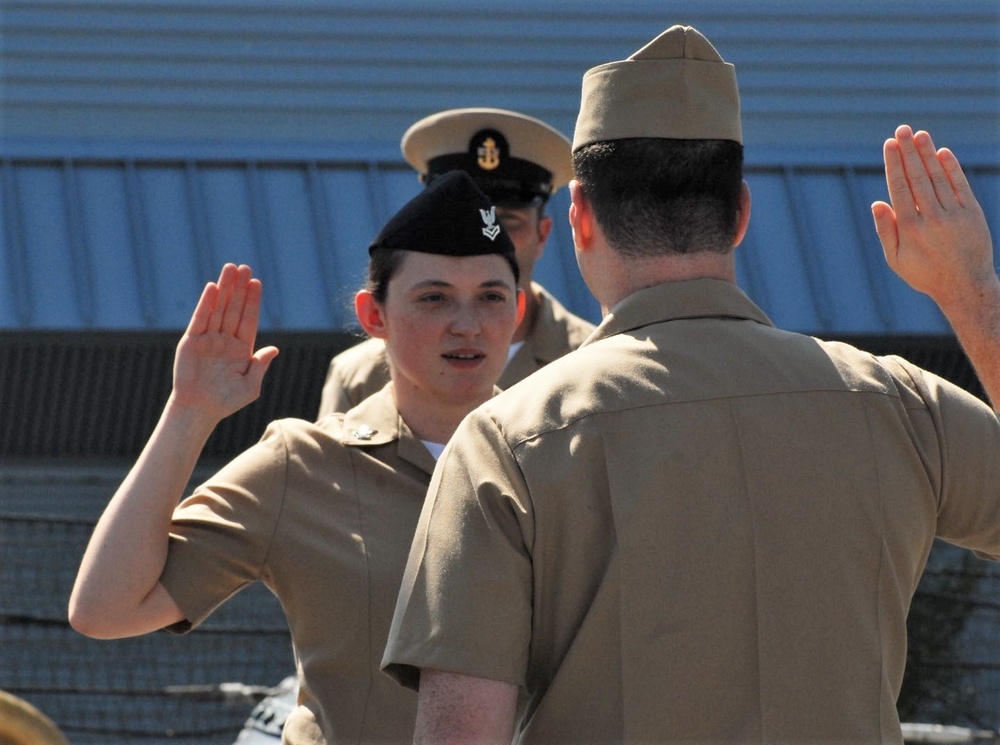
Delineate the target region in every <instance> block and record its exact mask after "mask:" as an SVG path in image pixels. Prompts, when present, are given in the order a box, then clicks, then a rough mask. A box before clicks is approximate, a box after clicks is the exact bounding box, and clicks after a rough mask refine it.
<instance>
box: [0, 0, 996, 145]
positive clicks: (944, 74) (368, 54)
mask: <svg viewBox="0 0 1000 745" xmlns="http://www.w3.org/2000/svg"><path fill="white" fill-rule="evenodd" d="M2 12H3V17H2V19H0V22H2V27H3V28H2V33H3V52H2V55H3V57H2V58H3V67H4V71H3V77H4V85H5V94H4V99H5V100H4V126H5V129H6V133H7V135H8V136H15V137H26V138H29V139H37V138H43V139H60V138H67V139H69V140H73V141H79V140H80V139H85V140H97V141H101V140H109V139H110V140H114V141H123V140H139V141H155V142H164V141H166V142H176V141H209V142H224V143H227V144H231V143H233V142H251V143H253V142H258V143H259V142H267V143H280V142H293V143H303V144H307V145H308V146H310V147H312V146H317V145H318V146H322V145H325V144H329V143H336V142H354V143H357V142H365V143H375V144H379V145H382V144H386V143H389V144H394V143H395V142H396V141H397V140H398V137H399V135H400V133H401V132H402V131H403V130H404V129H405V128H406V127H407V126H408V125H409V124H410V123H412V122H413V121H415V120H416V119H418V118H419V117H421V116H424V115H425V114H428V113H430V112H432V111H435V110H437V109H441V108H449V107H453V106H469V105H483V104H488V105H493V106H501V107H507V108H514V109H520V110H524V111H527V112H530V113H532V114H534V115H536V116H539V117H541V118H543V119H545V120H547V121H549V122H551V123H552V124H553V125H554V126H556V127H557V128H559V129H561V130H563V131H566V132H569V131H571V130H572V128H573V123H574V121H575V115H576V108H577V104H578V98H577V97H578V93H579V85H580V78H581V75H582V73H583V71H584V70H586V69H587V68H588V67H591V66H592V65H594V64H600V63H602V62H607V61H610V60H614V59H622V58H623V57H624V56H626V55H628V54H629V53H631V52H632V51H634V50H635V49H637V48H639V46H641V45H642V44H644V43H645V42H646V41H648V40H649V39H650V38H652V36H653V35H655V34H656V33H657V32H658V31H659V30H661V29H663V28H666V27H667V26H668V25H670V24H672V23H677V22H681V23H689V24H693V25H695V26H697V27H699V28H700V29H701V30H702V31H704V32H705V33H706V34H707V35H708V36H709V37H710V38H711V39H712V40H713V41H714V42H715V43H716V44H717V46H718V47H719V49H720V50H721V51H722V53H723V56H725V57H726V58H727V59H729V60H730V61H732V62H734V63H735V64H736V65H737V67H738V70H739V79H740V85H741V89H742V92H743V97H744V108H745V113H746V135H747V142H748V144H750V145H753V146H761V145H775V146H778V147H780V148H785V147H787V146H789V145H795V146H802V147H805V148H806V149H808V150H814V149H815V148H816V147H817V146H819V147H821V148H824V149H825V148H829V147H839V146H846V147H849V148H855V147H858V146H868V145H870V144H871V143H873V142H878V141H879V139H880V138H882V137H883V135H884V134H885V133H886V132H887V131H891V128H892V127H893V126H894V125H895V124H896V123H897V122H898V120H899V119H900V118H903V119H912V120H913V123H915V124H919V125H920V126H927V127H929V128H933V129H934V130H936V131H938V132H939V133H940V134H941V136H942V138H944V139H946V140H948V141H951V142H953V143H956V144H962V145H975V144H979V145H984V146H988V147H995V145H996V142H997V139H998V134H1000V131H998V118H997V109H998V98H997V96H998V92H997V88H998V82H1000V79H998V64H1000V63H998V61H997V24H998V14H1000V11H998V9H997V4H996V2H995V1H994V0H959V1H957V2H948V3H929V2H908V1H906V0H882V2H878V3H873V2H868V1H867V0H837V2H828V3H819V2H813V1H812V0H758V1H757V2H732V1H731V0H700V1H699V2H681V1H679V0H659V1H658V2H652V1H651V0H575V1H569V0H546V2H538V1H537V0H507V1H506V2H503V3H497V4H493V5H483V4H469V3H467V2H464V0H378V1H377V2H365V1H364V0H354V1H352V2H345V1H344V0H340V1H338V0H287V1H279V0H240V1H237V0H200V1H199V2H192V1H190V0H114V1H113V2H112V1H110V0H88V1H87V2H78V1H76V0H4V2H3V3H2Z"/></svg>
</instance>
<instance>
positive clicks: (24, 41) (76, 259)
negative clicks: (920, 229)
mask: <svg viewBox="0 0 1000 745" xmlns="http://www.w3.org/2000/svg"><path fill="white" fill-rule="evenodd" d="M675 21H682V22H687V23H693V24H695V25H697V26H698V27H700V28H701V29H702V30H704V31H705V32H706V33H707V34H708V35H709V36H710V37H711V38H712V39H713V41H715V43H716V44H717V45H718V46H719V48H720V50H721V51H722V53H723V54H724V55H725V56H726V57H727V58H728V59H731V60H732V61H734V62H735V63H736V64H737V67H738V71H739V78H740V83H741V88H742V95H743V105H744V112H745V133H746V142H747V158H748V163H749V164H750V167H751V169H750V170H751V174H750V182H751V187H752V189H753V190H754V196H755V202H754V211H755V217H754V220H753V223H752V226H751V232H750V236H749V238H748V242H747V245H746V246H744V248H743V249H741V251H740V253H739V255H738V256H739V268H740V278H741V281H742V282H743V284H744V286H745V287H746V288H747V289H748V291H749V292H750V294H751V295H752V296H753V297H754V299H755V300H757V301H758V302H759V303H760V304H761V305H762V306H763V307H764V308H765V310H767V311H768V312H769V313H770V314H771V315H772V317H773V318H774V320H775V321H776V322H778V323H780V324H782V325H785V326H789V327H791V328H795V329H800V330H805V331H811V332H816V333H830V332H842V333H872V332H876V333H878V332H885V333H941V332H946V331H947V328H946V326H945V325H944V323H943V321H942V319H941V318H940V316H939V314H938V313H937V311H936V310H935V309H934V308H933V307H932V306H931V305H930V304H929V303H928V302H927V301H926V300H924V299H923V298H921V297H919V296H917V295H916V294H914V293H912V292H910V291H908V290H906V289H905V288H903V287H902V286H901V285H900V284H899V283H898V281H897V280H895V279H894V278H893V277H891V276H890V275H889V273H888V272H887V271H886V270H885V268H884V266H883V265H882V259H881V256H880V252H879V250H878V246H877V243H876V242H874V237H873V234H872V230H871V227H870V217H869V216H868V213H867V205H868V203H869V202H870V201H872V200H873V199H876V198H879V197H881V196H882V195H883V194H884V186H883V184H882V177H881V175H880V173H879V158H880V144H881V141H882V140H883V139H884V138H885V137H886V136H887V135H888V134H890V133H891V131H892V128H893V127H894V126H895V124H897V123H898V122H900V121H909V122H911V123H913V124H914V125H916V126H921V127H927V128H929V129H931V131H932V132H933V133H934V134H935V136H936V137H937V139H938V141H939V142H940V143H942V144H945V143H946V144H948V145H949V146H952V147H953V148H954V149H955V150H956V151H957V152H958V154H959V156H960V157H961V158H963V160H964V161H965V162H966V163H967V164H968V165H969V166H970V167H972V170H974V171H975V173H974V180H975V186H976V187H977V189H978V191H979V194H980V196H981V198H982V199H983V201H984V203H986V206H987V210H988V213H989V214H990V219H991V222H992V225H993V227H994V231H995V232H997V233H1000V219H998V217H997V215H998V210H1000V204H998V202H1000V199H998V197H997V195H998V193H1000V176H998V167H1000V153H998V152H997V149H998V145H1000V39H998V34H1000V6H998V4H997V3H996V2H994V1H993V0H962V2H955V3H949V4H948V5H947V6H939V5H937V4H930V3H927V4H912V3H905V2H902V0H889V1H888V2H883V3H877V4H876V3H870V2H858V1H856V0H844V1H842V2H837V3H832V4H831V3H827V4H820V3H813V2H806V1H805V0H802V1H801V2H790V1H788V0H784V1H783V0H762V2H759V3H732V2H715V1H713V0H707V1H705V2H700V3H697V4H694V3H681V2H657V3H653V2H649V1H648V0H645V1H643V2H636V1H635V0H624V1H622V2H614V3H611V2H576V3H571V2H566V1H565V0H559V1H556V2H547V3H537V2H527V1H526V0H513V1H512V2H508V3H505V4H504V6H503V7H502V8H485V9H484V8H481V7H471V6H469V5H468V4H466V3H463V2H458V0H447V1H446V0H439V1H437V2H434V1H432V0H424V1H423V2H418V1H416V0H385V1H384V2H379V3H360V2H326V1H318V0H317V1H314V2H308V1H305V0H300V1H297V2H276V1H275V0H250V1H248V2H234V1H232V0H204V1H203V2H197V3H195V2H182V1H181V0H118V1H116V2H100V1H95V2H70V1H69V0H30V1H28V0H4V1H3V3H2V4H0V35H2V36H0V42H2V43H0V83H2V106H0V116H2V120H0V125H2V130H0V134H2V138H0V159H2V161H0V176H2V178H0V201H2V203H3V209H2V211H0V221H2V226H0V227H2V232H0V235H2V237H3V238H2V240H3V250H2V252H0V328H6V329H18V328H23V329H72V328H80V329H101V328H107V329H119V328H125V329H142V328H149V329H164V328H181V327H183V325H184V324H185V322H186V318H187V313H188V308H189V307H190V306H191V304H192V303H193V300H194V298H196V297H197V294H198V288H200V286H201V285H202V283H203V282H204V281H205V280H206V279H208V278H210V277H212V276H214V275H215V273H216V271H217V267H218V265H219V264H220V263H221V262H222V261H226V260H238V261H247V262H249V263H252V264H253V265H254V266H255V268H256V270H257V271H258V272H259V273H260V275H261V276H262V277H263V278H264V279H265V281H266V283H267V285H268V296H267V299H266V304H265V317H264V325H265V327H266V328H273V329H283V330H312V329H324V328H331V327H333V328H341V327H343V326H344V325H346V324H349V323H350V322H351V315H350V312H349V311H347V310H346V307H347V300H348V298H349V296H350V294H351V292H352V291H353V290H354V288H355V286H356V285H357V284H358V282H359V281H360V279H359V278H360V274H361V272H362V270H363V265H364V251H363V248H364V246H366V245H367V243H368V241H369V240H370V238H371V236H372V235H373V234H374V232H375V231H376V230H377V228H378V226H379V225H380V224H381V222H382V221H383V220H384V219H385V218H386V217H387V216H388V215H389V214H391V212H392V211H394V210H395V209H396V208H397V207H398V206H399V205H400V204H402V202H403V201H405V199H406V198H408V197H409V196H411V195H412V194H413V193H415V191H416V189H417V188H418V186H417V183H416V181H415V179H414V178H413V176H412V174H411V173H410V172H409V171H408V169H407V168H406V167H405V164H403V163H402V161H401V159H400V156H399V152H398V144H397V143H398V138H399V136H400V134H401V133H402V132H403V131H404V129H405V128H406V127H407V126H408V125H409V124H410V123H412V122H413V121H414V120H416V119H417V118H419V117H421V116H424V115H426V114H428V113H430V112H432V111H434V110H437V109H440V108H446V107H450V106H466V105H483V104H488V105H494V106H503V107H509V108H514V109H519V110H523V111H526V112H528V113H531V114H534V115H536V116H540V117H542V118H543V119H546V120H548V121H550V122H552V123H553V124H554V125H555V126H557V127H559V128H560V129H562V130H563V131H565V132H567V133H571V131H572V127H573V122H574V118H575V111H576V106H577V103H578V91H579V85H580V78H581V76H582V73H583V71H584V70H586V69H587V68H588V67H589V66H591V65H593V64H595V63H599V62H603V61H607V60H610V59H618V58H621V57H623V56H625V55H627V54H629V53H630V52H632V51H634V50H635V49H636V48H637V47H638V46H640V45H641V44H643V43H644V42H645V41H647V40H648V39H649V38H651V36H652V35H654V34H655V33H657V32H658V31H659V30H660V29H662V28H663V27H665V26H667V25H669V24H670V23H673V22H675ZM552 209H553V214H554V215H555V216H556V218H557V219H556V223H557V226H556V233H555V236H554V237H553V240H552V242H551V245H550V248H549V250H548V252H547V254H546V256H545V257H544V258H543V260H542V263H541V264H540V266H539V269H538V271H539V275H538V276H539V279H540V280H541V281H542V282H543V284H545V285H546V286H548V287H549V288H550V289H551V290H552V291H553V292H555V293H556V294H557V295H558V296H560V297H561V298H563V299H564V300H565V301H566V303H567V304H568V305H569V306H570V307H571V308H573V309H574V310H576V311H577V312H579V313H581V314H583V315H586V316H589V317H592V318H593V317H596V315H597V309H596V306H595V305H594V303H593V301H592V300H591V299H590V297H589V294H588V293H587V291H586V288H585V287H584V286H583V284H582V281H581V280H580V278H579V276H578V274H577V272H576V267H575V263H574V260H573V257H572V251H571V246H570V241H569V235H568V230H567V229H566V226H565V221H564V220H563V219H562V215H563V213H564V210H565V195H558V197H557V199H556V200H555V201H554V204H553V208H552Z"/></svg>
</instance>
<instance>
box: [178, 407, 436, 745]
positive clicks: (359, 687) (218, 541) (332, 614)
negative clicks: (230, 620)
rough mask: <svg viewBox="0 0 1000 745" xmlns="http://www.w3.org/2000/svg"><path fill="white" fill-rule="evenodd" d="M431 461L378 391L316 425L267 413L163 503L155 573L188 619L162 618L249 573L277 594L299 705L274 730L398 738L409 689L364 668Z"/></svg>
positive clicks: (220, 597)
mask: <svg viewBox="0 0 1000 745" xmlns="http://www.w3.org/2000/svg"><path fill="white" fill-rule="evenodd" d="M433 468H434V458H433V457H432V456H431V454H430V452H429V451H428V450H427V448H426V447H424V445H423V443H421V442H420V440H418V439H416V438H415V436H414V435H413V434H412V433H411V432H410V430H409V429H408V428H407V427H406V425H405V423H404V422H403V421H402V420H401V419H400V418H399V414H398V413H397V411H396V408H395V406H394V404H393V401H392V395H391V391H390V390H389V389H385V390H383V391H382V392H381V393H378V394H376V395H375V396H373V397H371V398H370V399H368V400H366V401H365V402H364V403H363V404H362V405H360V406H358V407H357V408H355V409H352V410H351V411H350V412H348V413H347V414H337V415H335V416H330V417H326V418H325V419H323V420H322V421H320V422H318V423H317V424H311V423H308V422H304V421H301V420H295V419H286V420H282V421H278V422H275V423H272V424H271V425H270V426H269V427H268V429H267V432H266V433H265V434H264V436H263V438H262V439H261V441H260V442H259V443H258V444H256V445H255V446H254V447H252V448H250V449H249V450H247V451H246V452H245V453H243V454H242V455H240V456H238V457H237V458H236V459H235V460H233V461H232V462H231V463H230V464H229V465H227V466H225V467H224V468H223V469H222V470H221V471H219V473H218V474H216V475H215V476H214V477H213V478H212V479H210V480H209V481H208V482H207V483H205V484H203V485H202V486H200V487H198V489H197V490H196V491H195V492H194V494H192V495H191V496H190V497H188V498H187V499H185V500H184V501H183V502H182V503H181V504H180V506H179V507H178V508H177V511H176V512H175V514H174V519H173V526H172V529H171V537H170V550H169V557H168V560H167V565H166V568H165V569H164V572H163V576H162V578H161V581H162V582H163V584H164V585H165V587H166V589H167V591H168V592H169V593H170V595H171V597H172V598H173V599H174V600H175V601H176V602H177V604H178V605H179V606H180V607H181V608H182V609H183V611H184V613H185V615H186V617H187V619H188V622H187V623H185V624H181V625H180V628H179V629H177V628H175V629H172V630H181V631H183V630H186V629H187V628H192V627H194V626H197V625H198V624H199V623H201V621H202V620H204V619H205V617H206V616H208V615H209V614H210V613H211V612H212V611H213V610H214V609H215V608H216V607H217V606H218V605H219V604H220V603H222V602H223V601H225V600H226V599H227V598H228V597H229V596H230V595H232V594H233V593H235V592H237V591H238V590H240V589H241V588H242V587H244V586H246V585H248V584H249V583H251V582H255V581H261V582H264V583H265V584H266V585H267V586H268V587H269V588H270V589H271V590H272V591H273V592H274V593H275V594H276V595H277V596H278V598H279V599H280V600H281V604H282V606H283V608H284V610H285V614H286V616H287V618H288V624H289V628H290V630H291V634H292V641H293V644H294V647H295V653H296V661H297V667H298V674H299V683H300V703H301V704H302V705H300V706H299V707H298V708H297V709H296V710H295V711H294V712H293V713H292V715H291V716H290V717H289V719H288V722H287V724H286V725H285V732H284V742H288V743H310V745H313V743H318V742H323V741H324V740H323V739H322V738H324V737H325V741H326V742H329V743H331V744H332V743H341V742H350V743H365V742H368V743H376V742H378V743H381V742H409V740H410V739H411V737H412V735H413V722H414V717H415V714H416V696H415V695H414V694H413V693H412V692H410V691H406V690H404V689H402V688H400V687H399V686H397V685H395V684H394V683H393V682H392V681H391V680H389V679H387V678H386V676H384V675H382V674H381V673H380V672H379V669H378V668H379V661H380V659H381V656H382V651H383V649H384V647H385V639H386V635H387V634H388V631H389V621H390V619H391V617H392V610H393V607H394V605H395V599H396V593H397V589H398V587H399V582H400V578H401V577H402V573H403V567H404V565H405V563H406V554H407V551H408V550H409V546H410V540H411V538H412V536H413V530H414V527H415V525H416V522H417V517H418V515H419V512H420V507H421V504H422V503H423V500H424V494H425V492H426V489H427V484H428V482H429V480H430V473H431V471H432V470H433ZM317 724H318V727H317ZM319 730H322V735H321V734H320V733H319Z"/></svg>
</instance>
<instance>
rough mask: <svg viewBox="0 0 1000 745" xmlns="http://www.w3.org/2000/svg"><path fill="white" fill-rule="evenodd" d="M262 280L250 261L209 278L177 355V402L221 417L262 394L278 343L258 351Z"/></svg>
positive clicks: (174, 402) (174, 397) (174, 401)
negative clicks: (275, 345)
mask: <svg viewBox="0 0 1000 745" xmlns="http://www.w3.org/2000/svg"><path fill="white" fill-rule="evenodd" d="M260 298H261V284H260V280H259V279H254V278H253V277H252V272H251V269H250V267H249V266H247V265H245V264H242V265H240V266H236V265H235V264H226V265H225V266H223V267H222V272H221V273H220V274H219V279H218V281H216V282H209V283H208V284H207V285H205V289H204V291H203V292H202V294H201V299H200V300H199V301H198V305H197V306H196V307H195V309H194V313H193V314H192V316H191V322H190V323H189V324H188V327H187V330H186V331H185V332H184V336H183V337H182V338H181V341H180V343H179V344H178V345H177V353H176V355H175V357H174V385H173V391H172V393H171V395H170V405H171V406H172V407H182V408H185V409H198V410H200V411H201V413H202V414H204V415H206V416H211V417H213V418H214V419H216V420H217V421H220V420H222V419H224V418H225V417H227V416H229V415H230V414H232V413H234V412H236V411H238V410H239V409H241V408H243V407H244V406H246V405H247V404H249V403H251V402H253V401H255V400H256V399H257V397H258V396H260V387H261V382H262V380H263V378H264V373H265V372H267V368H268V367H269V366H270V364H271V361H272V360H273V359H274V358H275V357H276V356H277V355H278V350H277V348H275V347H264V348H262V349H260V350H258V351H256V352H254V344H255V343H256V339H257V324H258V319H259V316H260Z"/></svg>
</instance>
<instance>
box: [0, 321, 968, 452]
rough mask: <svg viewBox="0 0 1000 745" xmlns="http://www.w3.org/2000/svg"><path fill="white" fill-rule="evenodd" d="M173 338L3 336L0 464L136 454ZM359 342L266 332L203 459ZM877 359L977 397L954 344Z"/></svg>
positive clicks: (166, 381) (945, 340)
mask: <svg viewBox="0 0 1000 745" xmlns="http://www.w3.org/2000/svg"><path fill="white" fill-rule="evenodd" d="M177 339H178V334H177V333H176V332H94V333H78V332H49V333H37V332H6V333H0V457H4V456H7V457H17V458H33V457H94V458H117V457H134V456H136V455H138V453H139V451H140V450H141V449H142V446H143V444H144V443H145V441H146V439H147V438H148V437H149V434H150V432H152V430H153V427H154V426H155V424H156V420H157V418H158V417H159V414H160V410H161V409H162V407H163V404H164V402H165V400H166V398H167V395H168V394H169V392H170V380H171V369H172V364H173V353H174V347H175V345H176V343H177ZM355 340H356V338H355V337H354V336H352V335H350V334H348V333H344V332H331V333H329V334H318V333H296V332H284V333H276V334H272V335H262V336H261V338H260V340H259V342H260V344H261V345H264V344H274V345H276V346H277V347H278V348H279V349H280V350H281V354H280V355H279V356H278V358H277V360H275V362H274V364H273V365H272V366H271V369H270V370H269V371H268V375H267V377H266V378H265V380H264V388H263V391H262V393H261V397H260V399H259V400H258V401H257V402H255V403H254V404H252V405H251V406H248V407H247V408H246V409H244V410H242V411H240V412H238V413H237V414H235V415H233V416H232V417H230V418H229V419H227V420H225V421H224V422H222V423H221V424H220V425H219V427H218V428H217V430H216V432H215V433H214V434H213V435H212V437H211V439H210V440H209V442H208V444H207V446H206V449H205V455H206V456H209V457H222V458H228V457H231V456H233V455H235V454H236V453H238V452H240V451H242V450H243V449H245V448H247V447H248V446H250V445H251V444H253V443H254V442H255V441H256V440H257V439H258V438H259V437H260V435H261V433H262V432H263V430H264V427H265V426H266V425H267V423H268V422H270V421H271V420H273V419H277V418H281V417H288V416H295V417H302V418H305V419H312V418H314V417H315V413H316V411H317V409H318V408H319V398H320V391H321V389H322V383H323V379H324V376H325V374H326V369H327V365H328V363H329V360H330V357H331V356H332V355H333V354H335V353H336V352H337V351H339V350H341V349H344V348H346V347H347V346H349V345H350V344H351V343H353V342H354V341H355ZM846 341H850V342H852V343H854V344H856V345H857V346H859V347H861V348H863V349H867V350H870V351H872V352H875V353H878V354H890V353H891V354H900V355H902V356H904V357H906V358H907V359H909V360H911V361H913V362H914V363H916V364H918V365H920V366H922V367H925V368H927V369H929V370H931V371H933V372H936V373H938V374H939V375H941V376H942V377H945V378H947V379H949V380H951V381H952V382H954V383H956V384H957V385H959V386H961V387H963V388H965V389H966V390H968V391H970V392H972V393H973V394H975V395H977V396H979V397H980V398H985V394H984V393H983V390H982V388H981V386H980V385H979V382H978V380H977V379H976V377H975V375H974V373H973V371H972V369H971V367H970V365H969V362H968V359H967V358H966V356H965V354H964V353H963V352H962V350H961V348H960V347H959V345H958V343H957V342H956V341H955V340H954V339H953V338H950V337H929V336H919V337H852V338H850V339H846Z"/></svg>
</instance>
